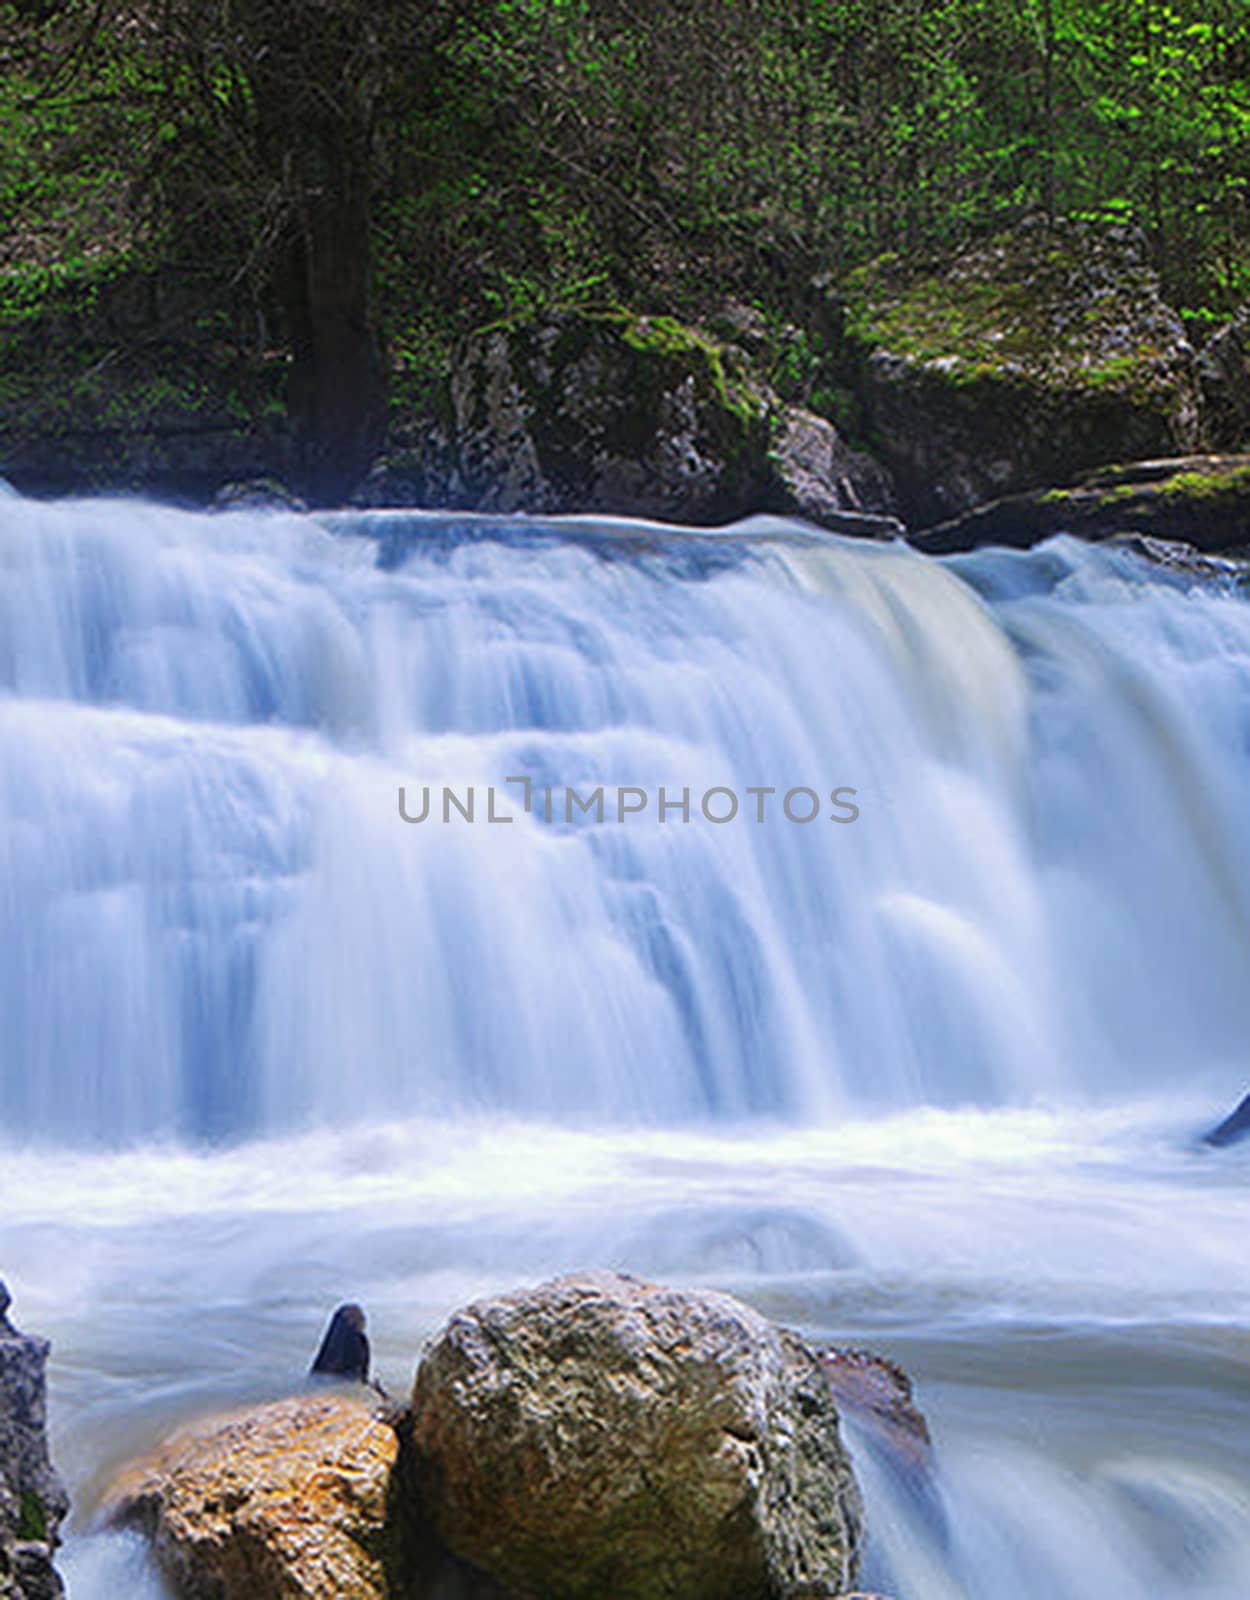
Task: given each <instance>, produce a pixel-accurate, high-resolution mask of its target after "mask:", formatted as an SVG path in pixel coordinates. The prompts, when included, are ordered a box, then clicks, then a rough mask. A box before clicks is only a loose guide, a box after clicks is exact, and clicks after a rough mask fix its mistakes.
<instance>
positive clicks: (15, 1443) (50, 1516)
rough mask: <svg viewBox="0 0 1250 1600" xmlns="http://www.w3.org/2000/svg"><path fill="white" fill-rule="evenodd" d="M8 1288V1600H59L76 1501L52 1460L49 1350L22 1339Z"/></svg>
mask: <svg viewBox="0 0 1250 1600" xmlns="http://www.w3.org/2000/svg"><path fill="white" fill-rule="evenodd" d="M11 1303H12V1302H11V1300H10V1297H9V1292H8V1290H7V1289H6V1288H5V1286H4V1284H3V1283H0V1600H56V1597H57V1596H59V1595H60V1594H61V1593H62V1587H61V1581H60V1579H59V1578H58V1576H57V1574H56V1571H55V1569H54V1568H53V1565H52V1558H53V1553H54V1551H55V1549H56V1546H57V1545H58V1543H59V1542H60V1527H61V1523H62V1522H63V1521H64V1519H65V1516H66V1514H67V1512H68V1511H69V1496H68V1495H67V1494H66V1492H65V1486H64V1484H63V1483H62V1482H61V1480H60V1478H59V1476H58V1475H57V1473H56V1470H55V1468H54V1467H53V1466H52V1463H51V1460H50V1459H49V1456H48V1439H47V1378H46V1368H47V1360H48V1348H49V1347H48V1344H47V1341H46V1340H44V1339H31V1338H27V1337H26V1336H25V1335H23V1334H21V1333H19V1332H18V1331H17V1330H16V1328H14V1326H13V1324H12V1323H11V1322H10V1320H9V1316H8V1312H9V1308H10V1305H11Z"/></svg>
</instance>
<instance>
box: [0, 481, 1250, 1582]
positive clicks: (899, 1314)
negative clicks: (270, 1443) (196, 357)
mask: <svg viewBox="0 0 1250 1600" xmlns="http://www.w3.org/2000/svg"><path fill="white" fill-rule="evenodd" d="M517 776H525V777H528V778H529V780H530V783H531V785H532V789H533V793H534V794H535V795H537V794H541V793H543V792H544V791H545V790H546V789H548V788H549V789H551V790H552V792H553V794H554V795H555V796H556V797H557V798H556V801H555V805H554V808H553V813H552V818H551V820H550V821H547V820H544V817H543V814H542V807H541V805H535V806H534V807H533V808H532V809H531V811H530V812H529V813H526V811H525V810H524V808H523V806H522V802H521V789H520V786H519V785H517V784H516V783H511V784H510V783H509V782H508V780H509V779H510V778H516V777H517ZM1248 779H1250V607H1247V606H1246V604H1245V603H1244V601H1243V599H1242V598H1241V595H1240V592H1239V588H1238V583H1237V580H1236V576H1235V574H1233V573H1232V572H1231V571H1230V572H1228V573H1225V574H1221V573H1220V572H1219V571H1215V572H1213V573H1210V574H1207V575H1205V576H1191V575H1187V574H1186V573H1185V572H1184V571H1182V570H1172V571H1170V572H1164V571H1161V570H1159V569H1157V568H1155V567H1152V566H1151V565H1149V564H1148V563H1147V562H1146V561H1144V560H1143V559H1142V558H1140V557H1139V556H1136V555H1134V554H1132V553H1131V552H1129V551H1127V550H1113V549H1105V548H1104V549H1088V548H1085V547H1083V546H1079V545H1077V544H1076V543H1074V542H1072V541H1069V540H1065V539H1058V540H1055V541H1052V542H1051V543H1050V544H1048V545H1047V546H1045V547H1044V548H1042V549H1040V550H1038V551H1035V552H1033V553H1030V554H1027V555H1018V554H1017V555H1013V554H1007V553H1003V552H985V553H982V554H979V555H976V556H973V557H966V558H960V559H957V560H954V561H951V562H948V563H944V564H941V563H936V562H933V561H931V560H929V559H927V558H924V557H922V556H920V555H918V554H916V553H914V552H911V551H908V550H905V549H902V548H894V547H872V546H864V545H856V544H850V543H847V542H844V541H839V540H836V539H832V538H829V537H825V536H821V535H818V534H815V533H813V532H811V531H810V530H805V529H802V528H800V527H798V526H795V525H791V524H786V523H783V522H772V521H758V522H753V523H750V524H745V525H742V526H740V527H738V528H736V529H733V530H730V531H728V532H726V533H716V534H695V533H690V532H679V531H677V530H672V529H665V528H659V527H648V526H643V525H638V524H623V523H618V524H613V523H604V522H592V521H585V522H583V523H577V522H573V523H564V524H560V525H555V524H551V525H548V524H541V523H514V524H511V525H509V524H507V523H501V522H491V521H488V520H484V519H472V518H456V519H448V518H438V517H432V516H422V515H416V514H411V515H409V514H404V515H400V514H385V515H374V516H348V515H339V516H335V517H331V518H321V519H313V518H307V517H297V516H291V515H276V514H264V515H262V514H251V513H236V514H230V515H224V516H219V517H201V516H192V515H189V514H184V513H178V512H174V511H169V510H162V509H157V508H153V507H149V506H144V505H141V504H122V503H103V502H91V503H87V502H84V503H79V504H62V505H56V506H38V505H34V504H30V503H26V502H23V501H20V500H17V499H10V498H6V499H4V500H0V937H2V938H3V948H4V952H5V956H4V961H3V963H0V1016H2V1018H3V1034H2V1038H3V1055H2V1057H0V1142H2V1143H3V1146H4V1150H5V1155H4V1159H3V1163H2V1165H0V1218H2V1219H3V1220H0V1252H2V1255H0V1261H2V1262H3V1265H4V1269H5V1272H6V1274H7V1275H8V1276H9V1277H10V1279H11V1280H13V1283H14V1287H15V1288H17V1289H18V1290H19V1293H20V1294H21V1296H22V1305H23V1307H24V1309H26V1310H27V1320H28V1321H30V1323H31V1324H32V1325H39V1326H40V1327H41V1328H43V1329H46V1330H47V1331H48V1332H50V1333H52V1334H53V1335H54V1336H55V1337H56V1340H57V1352H58V1355H59V1357H60V1359H61V1361H62V1363H63V1365H62V1366H61V1367H60V1368H58V1370H57V1372H56V1374H55V1375H54V1382H55V1383H56V1396H57V1406H58V1412H57V1417H58V1428H59V1433H60V1438H61V1441H62V1456H63V1458H65V1457H68V1458H69V1459H68V1460H67V1462H66V1464H67V1465H68V1466H69V1468H70V1470H71V1471H72V1472H74V1473H76V1474H77V1477H78V1480H79V1484H80V1490H81V1496H80V1497H81V1498H82V1499H84V1500H85V1501H86V1503H88V1504H89V1502H90V1492H91V1490H90V1485H91V1483H92V1482H93V1481H96V1479H97V1477H98V1474H100V1473H101V1472H103V1471H104V1470H105V1469H106V1468H107V1466H108V1464H109V1463H110V1462H114V1461H116V1460H117V1459H118V1457H119V1455H123V1454H125V1453H126V1448H127V1447H133V1446H135V1445H137V1444H139V1443H141V1442H143V1441H145V1440H147V1439H149V1438H150V1437H151V1436H152V1434H153V1432H154V1431H155V1432H159V1431H160V1426H161V1425H162V1424H163V1422H164V1421H165V1420H167V1419H169V1418H173V1417H176V1416H179V1415H182V1414H185V1413H186V1412H187V1411H188V1410H194V1409H197V1408H198V1407H200V1406H202V1405H203V1404H205V1403H206V1402H212V1401H218V1400H221V1399H223V1398H226V1397H238V1396H242V1395H245V1394H253V1393H265V1392H270V1391H272V1389H273V1388H274V1387H275V1386H277V1385H280V1384H283V1383H285V1382H287V1381H289V1378H290V1375H291V1369H292V1359H293V1358H292V1350H293V1348H294V1350H295V1352H296V1355H295V1363H294V1364H295V1367H296V1369H298V1367H299V1365H300V1364H301V1362H300V1357H301V1344H300V1341H301V1340H303V1341H304V1342H305V1343H306V1342H308V1340H309V1339H311V1338H312V1337H313V1336H314V1335H315V1332H316V1330H317V1328H318V1325H319V1321H320V1317H321V1315H322V1312H323V1310H324V1307H325V1303H326V1302H333V1301H334V1300H336V1299H340V1298H343V1297H344V1295H345V1294H347V1293H349V1292H350V1293H352V1294H354V1295H357V1296H358V1297H359V1298H362V1299H365V1300H367V1301H368V1303H369V1305H370V1308H371V1310H372V1311H373V1313H374V1325H375V1328H377V1329H379V1330H380V1332H381V1339H380V1355H381V1360H382V1365H383V1368H384V1370H385V1369H386V1368H387V1364H388V1362H389V1365H390V1372H391V1373H392V1374H393V1375H394V1381H395V1382H396V1384H397V1385H402V1383H403V1381H404V1373H405V1369H406V1367H410V1365H411V1359H412V1355H413V1352H414V1350H415V1348H416V1344H417V1342H418V1340H419V1337H420V1335H421V1334H422V1333H423V1332H425V1331H428V1330H429V1328H430V1327H432V1326H433V1325H434V1324H435V1323H436V1322H437V1321H438V1320H439V1319H440V1318H441V1316H442V1315H444V1314H445V1313H446V1311H447V1310H449V1309H450V1308H451V1306H452V1305H454V1304H455V1303H457V1301H458V1300H460V1299H462V1298H463V1297H464V1296H465V1295H467V1294H469V1293H472V1292H473V1291H474V1290H476V1289H479V1288H485V1287H492V1288H497V1287H500V1286H503V1285H506V1284H510V1283H513V1282H517V1281H523V1280H525V1279H527V1278H533V1277H536V1276H540V1275H542V1274H544V1273H546V1272H550V1271H556V1270H560V1269H564V1268H570V1267H575V1266H581V1265H586V1264H597V1265H605V1266H622V1267H628V1268H634V1269H636V1270H640V1271H648V1272H654V1273H657V1274H662V1275H666V1276H669V1277H672V1278H675V1279H681V1280H686V1281H695V1280H697V1281H706V1282H714V1283H717V1284H719V1285H722V1286H725V1287H729V1288H732V1289H735V1290H736V1291H737V1292H740V1293H742V1294H744V1295H745V1296H747V1297H748V1298H750V1299H752V1300H753V1301H755V1302H756V1303H757V1304H759V1305H761V1307H762V1308H763V1309H765V1310H766V1311H769V1312H770V1313H772V1314H775V1315H777V1316H778V1317H781V1318H784V1319H786V1320H789V1321H791V1322H794V1323H796V1324H801V1325H803V1326H804V1327H806V1328H808V1329H809V1331H811V1332H813V1333H815V1334H820V1335H825V1336H830V1337H839V1338H848V1337H850V1338H862V1339H864V1340H866V1341H869V1342H874V1343H876V1344H878V1345H880V1346H883V1347H885V1348H887V1349H888V1350H889V1351H890V1352H891V1353H892V1354H895V1355H897V1356H899V1357H900V1359H902V1360H903V1361H904V1364H906V1365H908V1366H909V1367H910V1368H911V1370H912V1371H913V1373H914V1374H915V1375H916V1377H917V1378H918V1379H919V1381H920V1386H921V1398H922V1400H923V1401H924V1402H925V1404H926V1405H927V1406H928V1408H929V1410H930V1414H931V1419H932V1420H933V1422H934V1424H935V1431H936V1432H937V1435H938V1438H939V1442H940V1444H941V1446H942V1452H943V1453H942V1458H941V1459H942V1466H943V1477H942V1482H941V1490H942V1495H943V1498H944V1505H945V1518H946V1532H945V1535H944V1537H943V1538H942V1539H941V1540H936V1541H935V1539H934V1536H933V1532H932V1530H931V1529H926V1528H924V1527H923V1526H919V1525H918V1524H917V1523H916V1519H915V1517H914V1515H913V1512H912V1509H911V1508H909V1507H908V1506H907V1505H906V1504H904V1503H903V1502H901V1501H898V1500H897V1499H896V1498H895V1496H894V1495H893V1492H892V1491H891V1489H890V1486H889V1484H888V1481H887V1479H886V1478H885V1477H882V1476H881V1475H880V1474H876V1473H875V1469H874V1468H873V1467H872V1465H871V1463H868V1465H867V1466H866V1469H865V1470H866V1471H867V1472H868V1474H869V1488H870V1497H871V1500H872V1503H873V1525H874V1528H875V1530H876V1536H875V1544H874V1551H873V1554H872V1558H871V1559H872V1562H873V1563H874V1568H873V1570H874V1572H875V1573H876V1575H877V1576H878V1580H879V1581H881V1582H882V1583H885V1582H891V1583H893V1584H894V1585H895V1587H896V1589H897V1591H898V1593H899V1596H900V1600H911V1597H919V1600H946V1597H947V1596H969V1597H973V1600H982V1597H984V1600H991V1597H993V1600H1000V1597H1001V1596H1003V1595H1005V1594H1013V1595H1021V1596H1025V1597H1026V1600H1033V1597H1036V1600H1084V1597H1085V1596H1087V1595H1088V1596H1090V1597H1091V1600H1093V1597H1094V1596H1098V1597H1099V1600H1105V1597H1106V1596H1107V1595H1109V1594H1111V1595H1115V1596H1116V1597H1117V1600H1136V1597H1138V1596H1141V1597H1142V1600H1145V1597H1146V1596H1147V1595H1149V1596H1150V1597H1151V1600H1160V1597H1163V1600H1170V1597H1173V1596H1175V1597H1176V1600H1180V1596H1182V1595H1184V1596H1185V1597H1186V1600H1193V1596H1195V1595H1201V1596H1203V1597H1208V1600H1217V1597H1218V1600H1224V1597H1228V1600H1231V1597H1233V1596H1234V1595H1236V1596H1237V1597H1238V1600H1244V1593H1245V1590H1246V1586H1247V1583H1250V1446H1248V1445H1247V1444H1246V1443H1245V1440H1246V1439H1247V1438H1250V1429H1247V1427H1246V1423H1247V1422H1250V1402H1248V1401H1247V1399H1246V1397H1245V1395H1244V1394H1243V1393H1242V1390H1241V1386H1239V1383H1238V1381H1237V1363H1238V1361H1239V1359H1240V1352H1241V1346H1242V1343H1243V1342H1244V1338H1245V1330H1246V1329H1247V1328H1248V1327H1250V1265H1248V1264H1247V1263H1246V1262H1245V1261H1244V1260H1243V1256H1244V1236H1245V1227H1246V1223H1247V1220H1250V1218H1248V1214H1247V1207H1246V1204H1245V1199H1244V1192H1243V1187H1242V1177H1243V1174H1244V1170H1245V1169H1244V1163H1242V1162H1241V1159H1240V1157H1239V1156H1238V1155H1236V1154H1235V1153H1234V1154H1232V1155H1231V1156H1230V1157H1228V1158H1222V1159H1221V1160H1220V1161H1218V1162H1215V1161H1210V1160H1209V1161H1206V1162H1203V1161H1202V1160H1201V1159H1200V1158H1197V1157H1195V1156H1193V1155H1192V1154H1191V1153H1190V1152H1189V1151H1188V1150H1186V1149H1185V1147H1184V1142H1185V1139H1186V1137H1187V1136H1188V1134H1189V1133H1190V1132H1191V1131H1192V1129H1193V1127H1195V1126H1196V1125H1197V1124H1198V1122H1199V1120H1200V1119H1201V1118H1202V1117H1203V1116H1210V1117H1214V1116H1215V1114H1216V1113H1218V1112H1220V1111H1222V1110H1223V1109H1225V1108H1226V1105H1227V1104H1228V1103H1231V1102H1232V1101H1233V1100H1235V1099H1236V1098H1238V1097H1239V1096H1240V1094H1241V1093H1242V1092H1244V1089H1245V1087H1246V1083H1245V1079H1246V1077H1247V1076H1250V1070H1248V1069H1250V1062H1248V1061H1247V1059H1246V1052H1245V1041H1246V1040H1247V1038H1250V983H1247V982H1246V977H1245V974H1246V971H1247V965H1248V962H1250V843H1247V841H1246V838H1245V830H1244V827H1243V826H1242V818H1243V815H1244V806H1243V804H1242V796H1243V795H1244V793H1245V792H1246V785H1247V780H1248ZM601 786H602V787H603V789H604V791H605V796H606V812H605V815H604V817H603V819H602V820H599V818H598V817H597V816H596V815H595V814H594V812H593V810H592V811H591V812H590V813H589V814H586V815H583V814H582V813H581V812H580V811H575V812H573V813H572V814H570V815H566V814H565V812H564V810H563V805H564V796H565V792H566V790H567V789H569V788H571V789H573V790H575V791H576V792H577V794H578V795H579V796H582V797H585V796H587V795H589V794H593V792H594V791H595V790H596V789H598V788H599V787H601ZM401 787H403V788H404V789H405V792H406V795H407V796H408V801H409V806H410V808H411V810H413V811H415V810H416V809H417V808H418V806H419V802H420V800H421V797H422V795H423V793H424V791H425V790H426V789H427V788H428V790H429V793H430V812H429V816H428V818H427V820H426V821H424V822H422V823H420V824H414V823H409V822H405V821H404V820H402V818H401V815H400V810H399V805H398V795H399V790H400V788H401ZM444 787H446V788H448V789H450V790H451V791H452V792H453V793H454V794H455V795H457V796H459V797H461V799H462V800H463V797H464V796H465V795H466V794H467V792H468V791H469V790H470V789H472V790H473V791H474V793H475V795H476V797H477V803H478V804H477V811H476V812H475V819H474V821H473V822H472V823H470V822H468V821H466V820H465V819H464V818H463V817H462V816H461V815H459V813H458V812H457V811H456V810H455V809H454V808H453V809H452V810H451V812H450V813H449V818H450V819H449V820H448V821H446V822H444V821H443V820H442V816H443V813H442V801H441V796H442V792H443V789H444ZM661 787H663V788H664V790H665V793H666V795H667V796H668V797H669V799H670V802H671V801H672V800H673V798H674V797H680V796H681V794H682V791H683V790H689V791H690V797H691V815H690V820H689V822H686V821H684V820H683V818H682V816H681V814H680V812H679V811H678V810H677V809H676V808H675V807H673V806H672V805H671V804H670V810H669V813H668V815H667V817H666V818H665V819H664V820H661V818H660V817H659V815H658V796H659V791H660V789H661ZM491 788H494V789H495V791H496V796H497V804H498V807H499V812H500V813H504V812H506V813H507V814H509V815H511V816H512V818H513V820H512V821H511V822H509V823H506V824H492V823H490V822H488V821H486V820H485V810H486V805H487V799H486V797H487V793H488V791H489V790H490V789H491ZM839 788H841V789H854V790H855V796H854V803H855V805H856V806H857V807H858V810H859V816H858V818H857V819H856V820H854V821H853V822H849V821H847V820H845V818H846V808H845V806H844V807H843V808H842V811H841V813H840V815H841V818H842V820H835V817H836V816H838V815H839V813H838V811H837V808H836V807H835V805H834V803H833V802H832V801H831V799H830V794H831V791H833V790H835V789H839ZM622 789H628V790H630V791H631V792H632V791H640V792H642V793H643V794H645V795H646V796H647V807H646V809H645V810H643V811H641V812H639V813H637V814H634V815H629V816H626V817H625V818H624V819H623V820H620V821H618V820H617V816H616V810H615V800H616V796H617V792H618V790H622ZM760 789H768V790H775V791H776V792H775V793H772V794H767V795H763V794H752V793H751V791H752V790H757V791H758V790H760ZM802 789H810V790H813V791H815V792H816V793H817V795H818V796H819V815H818V817H817V818H816V820H814V821H812V822H810V823H804V822H796V821H792V820H790V819H789V818H788V817H787V815H786V813H785V808H784V797H785V796H786V795H787V793H788V792H789V791H792V790H802ZM712 790H717V791H719V792H720V794H721V798H720V801H719V803H718V804H719V806H720V808H721V809H722V810H723V807H724V805H725V800H724V792H725V791H729V792H731V793H732V794H733V795H734V796H736V797H738V799H739V803H740V811H739V815H738V816H737V817H736V818H735V819H734V820H733V821H730V822H725V823H723V824H716V823H713V822H710V821H708V820H707V819H706V818H705V817H704V816H703V815H702V814H701V812H700V799H701V797H703V796H704V795H705V794H707V793H709V792H710V791H712ZM757 806H762V807H763V808H764V810H763V820H762V821H760V820H757V817H758V816H759V812H758V811H757ZM807 808H808V802H807V801H806V800H800V802H799V804H798V806H797V808H796V811H795V814H796V815H800V816H802V815H806V814H807ZM71 1441H72V1443H71ZM130 1559H131V1557H130V1554H129V1552H128V1551H127V1550H126V1549H125V1548H124V1547H123V1546H119V1545H115V1544H113V1543H110V1542H105V1543H104V1544H100V1543H98V1542H96V1541H92V1540H86V1541H84V1542H83V1543H82V1544H80V1545H78V1546H77V1547H75V1549H74V1550H73V1551H71V1558H70V1566H71V1573H72V1576H73V1578H74V1594H75V1597H76V1600H77V1597H79V1596H84V1597H86V1600H96V1597H100V1600H102V1597H103V1596H104V1595H106V1594H110V1593H116V1592H119V1591H120V1589H121V1588H122V1587H125V1586H127V1585H130V1586H131V1587H133V1584H132V1583H131V1579H130V1578H128V1577H123V1576H119V1573H120V1572H121V1570H122V1568H123V1567H124V1566H125V1563H127V1562H128V1561H130ZM119 1564H120V1565H119Z"/></svg>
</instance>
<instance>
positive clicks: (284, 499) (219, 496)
mask: <svg viewBox="0 0 1250 1600" xmlns="http://www.w3.org/2000/svg"><path fill="white" fill-rule="evenodd" d="M209 510H210V511H307V510H308V502H307V501H306V500H301V499H300V497H299V495H297V494H293V493H292V491H291V490H290V489H288V488H287V486H286V485H285V484H284V483H279V482H278V480H277V479H276V478H246V479H244V480H243V481H242V482H240V483H226V484H223V485H222V486H221V488H220V489H218V491H217V493H216V494H215V495H214V496H213V499H212V503H211V505H210V506H209Z"/></svg>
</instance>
